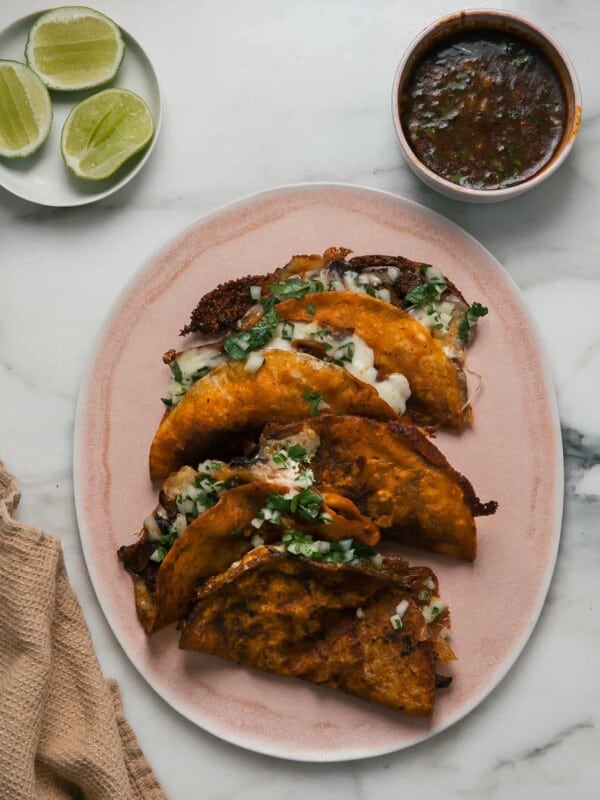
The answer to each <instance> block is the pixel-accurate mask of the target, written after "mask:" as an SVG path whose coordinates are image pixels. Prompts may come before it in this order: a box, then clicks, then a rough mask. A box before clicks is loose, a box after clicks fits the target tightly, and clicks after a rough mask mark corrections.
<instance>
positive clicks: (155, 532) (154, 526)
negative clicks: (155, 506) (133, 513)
mask: <svg viewBox="0 0 600 800" xmlns="http://www.w3.org/2000/svg"><path fill="white" fill-rule="evenodd" d="M144 528H145V529H146V530H147V531H148V538H149V539H150V541H151V542H158V541H160V538H161V536H162V534H161V532H160V528H159V527H158V523H157V522H156V520H155V519H154V515H153V514H150V516H149V517H146V519H145V520H144Z"/></svg>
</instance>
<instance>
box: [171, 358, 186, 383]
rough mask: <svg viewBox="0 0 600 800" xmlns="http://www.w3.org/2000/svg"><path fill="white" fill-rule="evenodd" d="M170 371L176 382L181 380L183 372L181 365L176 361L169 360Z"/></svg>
mask: <svg viewBox="0 0 600 800" xmlns="http://www.w3.org/2000/svg"><path fill="white" fill-rule="evenodd" d="M171 372H172V373H173V377H174V378H175V380H176V381H177V383H182V382H183V372H182V371H181V367H180V366H179V363H178V362H177V361H171Z"/></svg>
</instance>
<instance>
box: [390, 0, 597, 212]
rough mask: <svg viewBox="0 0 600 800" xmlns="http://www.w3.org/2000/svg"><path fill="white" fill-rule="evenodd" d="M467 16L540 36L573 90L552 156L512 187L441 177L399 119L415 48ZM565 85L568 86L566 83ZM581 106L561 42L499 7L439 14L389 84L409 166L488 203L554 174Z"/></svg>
mask: <svg viewBox="0 0 600 800" xmlns="http://www.w3.org/2000/svg"><path fill="white" fill-rule="evenodd" d="M469 17H488V18H489V19H490V22H491V21H493V20H496V21H497V20H500V21H501V20H506V21H507V22H508V23H513V24H514V25H516V26H518V27H521V28H525V29H528V30H529V31H531V33H532V34H533V35H534V36H535V37H538V38H540V39H543V40H544V41H545V43H546V44H547V46H548V48H549V49H550V50H553V51H554V53H555V54H556V56H557V57H558V59H559V61H561V62H562V66H563V67H564V75H563V76H559V77H560V78H561V83H562V84H563V86H564V87H565V89H567V90H568V91H570V92H572V95H573V119H572V121H571V123H570V126H569V128H568V129H566V130H565V133H564V134H563V138H562V141H561V142H560V143H559V145H558V147H557V149H556V150H555V152H554V154H553V157H552V158H551V159H550V160H549V161H548V162H547V163H546V164H544V166H543V167H542V168H541V169H540V170H539V172H536V173H535V174H534V175H532V176H531V177H530V178H526V179H525V180H524V181H521V182H520V183H515V184H513V185H512V186H507V187H504V188H502V189H474V188H471V187H468V186H461V185H460V184H458V183H454V182H453V181H449V180H448V179H446V178H443V177H442V176H441V175H438V173H437V172H434V171H433V170H431V169H430V168H429V167H428V166H426V164H425V163H424V162H423V161H421V159H420V158H419V157H418V156H417V154H416V153H415V152H414V150H413V149H412V147H411V146H410V144H409V142H408V139H407V138H406V135H405V133H404V127H403V125H402V122H401V118H400V103H399V97H398V94H399V89H400V84H401V83H402V82H403V79H404V77H405V74H404V73H405V71H406V69H407V66H408V65H409V63H410V60H411V58H412V57H413V54H414V53H415V51H416V50H417V49H418V48H419V47H420V46H421V45H422V44H423V42H425V41H427V39H429V38H431V37H432V36H433V34H435V33H436V32H438V31H440V32H441V31H443V30H444V28H445V27H450V26H452V25H453V24H454V23H456V21H457V20H462V19H468V18H469ZM480 27H481V28H485V21H483V20H482V22H481V26H480ZM565 84H568V85H567V86H565ZM581 105H582V97H581V86H580V84H579V79H578V77H577V73H576V72H575V68H574V66H573V63H572V61H571V59H570V58H569V56H568V55H567V52H566V51H565V49H564V48H563V47H562V45H560V44H559V43H558V42H557V41H556V39H554V38H553V37H552V36H550V34H548V33H547V32H546V31H545V30H544V29H543V28H541V27H540V26H539V25H538V24H537V23H535V22H532V21H531V20H529V19H527V18H526V17H523V16H522V15H521V14H517V13H515V12H513V11H504V10H502V9H493V8H469V9H464V10H461V11H455V12H453V13H452V14H445V15H444V16H443V17H439V18H438V19H436V20H434V21H433V22H432V23H430V24H429V25H427V26H426V27H425V28H423V29H422V30H421V31H419V33H418V34H417V35H416V36H415V37H414V38H413V39H412V41H411V42H410V43H409V45H408V46H407V48H406V50H405V51H404V53H403V55H402V58H401V59H400V62H399V64H398V66H397V67H396V72H395V75H394V82H393V85H392V119H393V123H394V129H395V131H396V136H397V137H398V141H399V142H400V147H401V149H402V153H403V155H404V157H405V159H406V160H407V162H408V164H409V166H411V167H412V168H413V169H414V171H415V172H416V173H417V174H418V175H419V177H421V178H422V179H423V180H424V181H425V182H426V183H427V184H428V185H429V186H432V187H433V188H435V189H437V190H438V191H441V192H442V193H444V194H446V195H449V194H452V195H454V196H455V197H460V198H461V199H465V200H475V201H477V200H481V201H488V202H489V201H490V200H492V199H493V200H505V199H509V198H510V197H514V196H516V195H519V194H522V193H523V192H525V191H527V190H529V189H533V188H534V187H535V186H538V185H539V184H540V183H542V181H544V180H546V178H549V177H550V175H552V174H554V172H556V170H557V169H558V168H559V167H560V166H561V164H562V163H563V162H564V160H565V159H566V157H567V156H568V154H569V153H570V151H571V148H572V147H573V143H574V141H575V137H576V135H577V133H578V131H579V129H580V126H581Z"/></svg>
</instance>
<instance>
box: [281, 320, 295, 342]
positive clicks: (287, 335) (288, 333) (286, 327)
mask: <svg viewBox="0 0 600 800" xmlns="http://www.w3.org/2000/svg"><path fill="white" fill-rule="evenodd" d="M281 338H282V339H287V340H288V341H290V342H291V340H292V339H293V338H294V323H293V322H284V323H283V326H282V328H281Z"/></svg>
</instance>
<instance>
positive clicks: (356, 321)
mask: <svg viewBox="0 0 600 800" xmlns="http://www.w3.org/2000/svg"><path fill="white" fill-rule="evenodd" d="M277 313H278V314H279V316H280V317H281V319H283V320H289V321H291V322H293V321H297V322H312V321H315V320H316V321H317V322H319V323H320V324H322V325H325V326H328V327H331V328H337V329H342V330H343V329H347V330H353V331H354V333H356V334H357V336H360V338H361V339H363V340H364V341H365V342H366V343H367V345H368V346H369V347H370V348H371V349H372V350H373V352H374V355H375V367H376V368H377V371H378V373H379V378H380V379H385V378H387V377H389V375H391V374H392V373H394V372H396V373H398V372H399V373H402V374H403V375H404V376H405V377H406V379H407V380H408V383H409V385H410V391H411V395H410V398H409V400H408V402H407V408H406V413H407V415H408V416H409V417H411V418H412V419H414V421H415V422H417V423H419V424H421V425H427V426H435V427H439V426H445V427H450V428H458V429H459V428H462V427H463V426H464V425H465V424H466V423H468V422H470V421H471V420H472V412H471V408H470V406H469V405H468V402H467V389H466V381H465V376H464V372H463V370H462V367H460V365H459V364H458V363H457V362H456V361H453V360H451V359H450V358H448V356H447V355H446V353H445V352H444V346H443V342H442V341H438V340H437V339H434V337H433V336H432V335H431V333H430V332H429V330H428V329H427V328H425V327H424V326H423V325H421V323H420V322H417V320H416V319H414V318H413V317H411V316H410V314H407V313H406V311H403V310H402V309H400V308H397V307H396V306H393V305H391V304H390V303H386V302H384V301H383V300H379V299H377V298H375V297H370V296H369V295H363V294H356V293H354V292H321V293H318V294H308V295H306V296H305V297H303V298H301V299H297V300H285V301H284V302H282V303H279V305H278V306H277Z"/></svg>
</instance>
